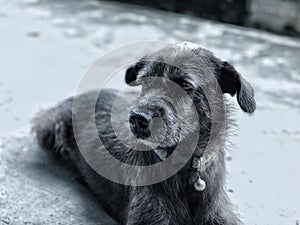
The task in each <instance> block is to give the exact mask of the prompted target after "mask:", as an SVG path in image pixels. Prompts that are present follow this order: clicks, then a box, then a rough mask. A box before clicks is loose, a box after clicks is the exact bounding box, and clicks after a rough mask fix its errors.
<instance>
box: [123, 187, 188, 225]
mask: <svg viewBox="0 0 300 225" xmlns="http://www.w3.org/2000/svg"><path fill="white" fill-rule="evenodd" d="M127 218H128V220H127V223H126V225H144V224H145V225H191V224H192V222H191V217H190V215H189V212H188V210H187V207H186V205H185V204H184V203H183V202H182V201H181V200H179V198H176V197H175V196H168V195H167V193H163V192H160V191H159V190H155V191H153V190H152V189H151V187H139V188H136V189H135V190H134V191H133V192H132V198H131V202H130V205H129V211H128V217H127Z"/></svg>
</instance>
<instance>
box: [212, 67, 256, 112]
mask: <svg viewBox="0 0 300 225" xmlns="http://www.w3.org/2000/svg"><path fill="white" fill-rule="evenodd" d="M218 82H219V84H220V86H221V89H222V91H223V93H228V94H230V95H231V96H234V95H235V94H237V101H238V103H239V105H240V107H241V109H242V110H243V111H244V112H247V113H253V112H254V111H255V109H256V103H255V99H254V90H253V88H252V86H251V85H250V84H249V83H248V82H247V81H246V80H245V79H244V78H243V77H242V76H241V75H240V74H239V73H238V72H237V71H236V69H235V68H234V67H233V66H232V65H230V64H229V63H228V62H222V63H221V65H219V74H218Z"/></svg>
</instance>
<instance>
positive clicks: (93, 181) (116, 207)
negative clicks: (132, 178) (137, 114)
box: [34, 45, 256, 225]
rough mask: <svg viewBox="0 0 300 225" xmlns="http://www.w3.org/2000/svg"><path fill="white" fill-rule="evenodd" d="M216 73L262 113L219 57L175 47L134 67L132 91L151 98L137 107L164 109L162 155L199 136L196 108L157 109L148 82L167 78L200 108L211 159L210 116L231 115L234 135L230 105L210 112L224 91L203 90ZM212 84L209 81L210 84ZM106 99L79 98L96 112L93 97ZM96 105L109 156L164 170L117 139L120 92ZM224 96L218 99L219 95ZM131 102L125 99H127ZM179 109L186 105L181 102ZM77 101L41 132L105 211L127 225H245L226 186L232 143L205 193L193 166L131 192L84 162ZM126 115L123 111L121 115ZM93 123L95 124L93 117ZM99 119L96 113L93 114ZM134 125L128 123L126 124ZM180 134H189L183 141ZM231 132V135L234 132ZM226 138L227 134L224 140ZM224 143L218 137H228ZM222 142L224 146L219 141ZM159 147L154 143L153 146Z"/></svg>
mask: <svg viewBox="0 0 300 225" xmlns="http://www.w3.org/2000/svg"><path fill="white" fill-rule="evenodd" d="M207 71H210V72H211V73H212V74H213V75H214V76H215V78H217V81H218V84H219V87H220V88H221V90H222V92H223V93H229V94H230V95H232V96H233V95H235V94H237V100H238V103H239V105H240V107H241V109H242V110H243V111H245V112H247V113H252V112H254V110H255V107H256V106H255V100H254V92H253V89H252V87H251V86H250V85H249V84H248V83H247V81H245V80H244V79H243V78H242V77H241V75H240V74H239V73H238V72H237V71H236V70H235V69H234V67H233V66H232V65H230V64H229V63H227V62H224V61H221V60H220V59H218V58H216V57H215V56H214V55H213V54H212V53H211V52H209V51H207V50H204V49H202V48H198V47H197V48H193V49H191V48H188V47H187V46H179V45H171V46H168V47H166V48H164V49H162V50H159V51H158V52H156V53H154V54H153V55H151V56H148V57H144V58H143V59H141V61H139V62H138V63H137V64H135V65H133V66H131V67H130V68H129V69H128V70H127V72H126V82H127V83H128V84H130V85H142V86H143V91H142V95H141V97H140V98H139V99H137V100H136V101H135V102H134V104H133V105H132V107H131V110H135V109H136V108H145V107H147V105H152V106H153V105H154V106H156V107H158V106H159V107H160V108H162V109H163V110H164V111H165V113H164V116H163V117H164V121H165V122H166V125H167V132H166V138H165V139H164V140H163V141H162V143H161V145H160V148H164V149H167V151H169V152H170V151H172V148H173V147H174V146H176V145H177V144H178V142H180V141H182V139H184V138H185V135H187V134H188V133H190V132H193V130H194V127H193V126H192V124H193V123H194V122H195V121H189V119H188V118H189V111H190V110H189V109H190V107H191V105H189V104H188V103H185V102H182V101H181V102H180V106H181V107H182V109H183V110H182V112H183V113H184V115H176V111H172V110H171V109H170V106H169V105H167V104H166V102H164V101H163V100H161V101H159V100H158V101H157V99H156V100H155V101H154V100H153V98H151V96H153V95H155V96H157V95H158V94H159V93H160V92H161V91H162V90H161V89H159V88H157V87H156V88H149V87H146V86H147V84H145V83H144V82H143V81H142V78H143V77H149V76H161V77H164V78H167V79H170V80H172V81H174V82H175V83H176V84H178V85H179V86H181V87H182V88H183V89H184V90H185V91H186V93H187V94H188V95H189V96H190V97H191V99H192V100H193V102H194V104H195V106H196V109H197V112H198V115H199V124H200V134H199V141H198V145H197V146H198V147H197V148H198V149H196V151H198V153H201V154H203V153H204V152H203V151H204V150H203V149H204V148H203V146H204V147H205V146H206V144H207V142H208V139H209V136H210V134H209V133H210V129H211V121H210V119H211V118H210V113H209V112H210V111H211V110H218V108H222V107H225V111H226V115H225V118H226V121H225V123H226V127H228V126H229V125H230V120H229V114H230V109H229V108H230V107H228V106H227V105H228V104H227V103H226V102H225V103H224V102H223V101H226V100H225V98H221V99H218V98H216V99H215V100H214V104H213V105H208V101H207V98H206V97H205V95H207V94H209V95H212V96H214V95H215V94H216V93H217V91H218V88H219V87H216V86H212V87H214V88H210V91H209V93H205V94H204V93H203V91H202V89H201V85H203V82H204V81H207V79H206V77H208V76H209V75H208V74H207ZM208 80H209V79H208ZM95 94H96V95H97V94H98V93H87V94H83V95H81V96H79V97H78V99H79V102H81V103H82V108H83V109H84V108H89V107H88V104H89V102H90V99H91V98H92V97H91V96H93V95H95ZM100 95H101V96H102V97H101V98H98V101H97V104H96V115H95V122H96V126H97V129H98V135H99V136H100V138H101V140H102V142H103V144H104V145H105V146H106V147H107V150H108V151H109V152H110V154H112V155H113V156H115V157H116V158H118V159H119V160H121V161H123V162H127V163H130V164H135V165H149V164H154V163H156V162H160V161H161V159H160V158H159V157H158V156H157V155H156V154H155V152H153V151H152V152H137V151H133V150H131V149H129V148H128V147H126V146H125V145H124V144H122V143H121V142H120V141H119V140H118V138H117V136H116V135H115V133H114V130H113V128H112V124H111V118H110V112H111V108H112V106H113V102H114V100H115V98H116V92H115V91H113V90H103V91H102V92H101V94H100ZM216 96H217V95H216ZM125 98H126V96H124V99H125ZM178 101H179V100H178ZM72 104H73V98H70V99H68V100H66V101H64V102H62V103H60V104H59V105H58V106H56V107H54V108H52V109H49V110H46V111H44V112H41V113H40V114H39V115H37V117H36V118H35V121H34V130H35V132H36V135H37V139H38V142H39V144H40V145H41V146H42V147H43V148H45V149H48V150H52V151H53V152H55V154H58V155H61V156H63V158H65V160H68V161H71V162H72V163H73V164H75V166H76V167H77V168H78V170H79V172H80V173H81V175H82V176H83V177H84V179H85V182H86V183H87V184H88V186H89V188H90V189H91V190H92V191H93V192H94V193H95V195H96V196H97V197H98V198H99V199H100V200H102V202H103V205H104V207H105V209H106V210H107V211H108V212H109V213H110V214H111V215H112V216H113V217H114V218H115V219H116V220H117V221H119V223H120V224H126V225H240V224H242V223H241V221H240V219H239V217H238V216H237V214H236V213H235V212H234V209H233V206H232V204H231V202H230V200H229V199H228V197H227V194H226V191H225V190H224V180H225V173H226V168H225V160H224V155H225V142H224V141H222V143H221V145H220V146H216V148H219V149H216V152H217V157H216V158H215V159H214V161H213V163H212V164H211V165H210V167H209V168H207V169H206V171H204V172H203V173H202V174H201V175H202V177H203V179H204V180H205V181H206V183H207V188H206V189H205V190H204V191H203V192H197V191H196V190H195V189H194V187H193V182H194V180H192V181H191V177H192V178H193V176H192V175H191V173H192V172H191V171H190V170H189V165H190V162H188V163H187V164H186V166H185V167H184V168H182V169H181V170H180V171H179V172H178V173H177V174H175V175H174V176H172V177H171V178H169V179H167V180H165V181H163V182H160V183H157V184H153V185H148V186H140V187H130V186H123V185H121V184H116V183H114V182H111V181H109V180H107V179H105V178H103V177H101V176H100V175H98V173H96V172H95V171H94V170H93V169H92V168H91V167H90V166H89V165H88V164H87V163H86V161H85V160H84V158H83V157H82V155H81V154H80V152H79V150H78V147H77V144H76V141H75V138H74V134H73V129H72V128H73V127H72V126H73V121H72ZM119 109H120V112H121V110H123V109H122V106H120V107H119ZM85 113H87V116H89V112H85ZM90 113H92V112H90ZM183 118H185V119H184V120H183V121H185V123H186V125H187V127H189V129H188V130H185V131H180V129H179V125H178V123H179V120H182V119H183ZM126 123H127V124H128V120H127V121H126ZM178 132H181V134H180V133H178ZM226 132H228V131H226ZM80 135H81V137H82V138H81V140H84V146H85V147H86V148H87V149H89V151H90V154H93V151H96V149H94V144H93V143H94V138H97V137H93V136H92V135H91V134H90V128H89V127H86V126H85V125H84V124H83V125H82V129H81V133H80ZM221 135H226V134H220V136H221ZM220 136H218V135H217V139H218V137H220ZM216 141H218V140H216ZM145 143H146V144H149V145H151V143H150V142H147V141H145Z"/></svg>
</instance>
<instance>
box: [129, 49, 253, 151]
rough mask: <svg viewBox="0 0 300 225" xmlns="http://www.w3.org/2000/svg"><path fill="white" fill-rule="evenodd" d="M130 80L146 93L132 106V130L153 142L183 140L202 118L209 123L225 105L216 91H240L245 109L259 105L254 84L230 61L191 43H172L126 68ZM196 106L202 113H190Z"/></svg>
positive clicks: (166, 143) (162, 144)
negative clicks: (192, 45)
mask: <svg viewBox="0 0 300 225" xmlns="http://www.w3.org/2000/svg"><path fill="white" fill-rule="evenodd" d="M125 80H126V83H127V84H128V85H131V86H137V85H141V86H142V94H141V96H140V97H139V98H138V99H137V100H136V101H135V102H134V103H133V105H132V106H131V111H130V115H129V123H130V127H131V131H132V133H133V134H134V135H135V136H136V137H137V138H139V139H141V140H142V141H143V142H144V143H146V144H148V145H150V146H151V145H155V146H159V147H162V148H164V147H171V146H174V145H176V144H178V142H179V141H180V140H182V138H184V137H185V135H186V134H187V133H190V132H193V131H194V130H195V129H196V126H195V124H197V123H198V121H199V123H200V125H201V126H202V127H203V126H206V127H208V126H209V125H210V121H209V119H210V115H211V113H210V112H211V110H217V108H218V107H224V102H223V100H224V99H223V97H218V95H217V93H220V92H221V94H222V95H223V94H225V93H228V94H230V95H231V96H234V95H236V96H237V101H238V103H239V105H240V107H241V109H242V110H243V111H244V112H247V113H253V112H254V111H255V108H256V104H255V100H254V91H253V88H252V87H251V85H250V84H249V83H248V82H247V81H246V80H245V79H244V78H243V77H242V76H241V75H240V74H239V73H238V72H237V71H236V69H235V68H234V67H233V66H232V65H231V64H229V63H228V62H225V61H222V60H220V59H218V58H216V57H215V56H214V55H213V54H212V53H211V52H210V51H207V50H205V49H202V48H199V47H192V48H191V47H189V46H187V45H186V44H184V45H171V46H168V47H166V48H164V49H161V50H159V51H157V52H155V53H153V54H152V55H150V56H146V57H144V58H142V59H141V60H140V61H139V62H137V63H136V64H135V65H133V66H131V67H130V68H128V69H127V71H126V77H125ZM214 81H215V83H214ZM204 90H205V91H204ZM207 95H210V97H211V98H210V99H213V102H214V103H213V106H212V105H211V104H210V102H209V101H208V98H207ZM187 97H189V99H191V101H189V100H188V98H187ZM193 105H194V106H195V109H196V111H197V114H198V115H197V118H194V117H193V116H192V114H191V111H192V110H191V109H192V107H193ZM195 119H196V120H198V121H195ZM182 123H185V129H184V130H183V129H182ZM187 128H188V129H187Z"/></svg>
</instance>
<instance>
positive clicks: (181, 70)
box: [137, 42, 213, 80]
mask: <svg viewBox="0 0 300 225" xmlns="http://www.w3.org/2000/svg"><path fill="white" fill-rule="evenodd" d="M212 57H213V54H212V53H211V52H210V51H208V50H206V49H203V48H201V47H200V46H199V45H197V44H194V43H190V42H184V43H181V44H172V45H168V46H167V47H165V48H163V49H160V50H158V51H157V52H154V53H153V54H152V55H150V56H147V57H145V58H144V59H143V60H144V61H145V66H144V67H143V68H142V69H141V71H140V72H139V74H138V77H137V78H138V80H139V79H142V78H144V77H149V76H158V77H165V78H168V79H172V78H178V76H180V77H181V76H182V75H184V74H185V75H186V74H188V78H189V80H193V79H192V78H193V77H199V75H200V74H206V73H207V70H208V69H209V67H210V66H211V58H212ZM205 71H206V72H205ZM196 74H197V75H196ZM185 77H186V76H185Z"/></svg>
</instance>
